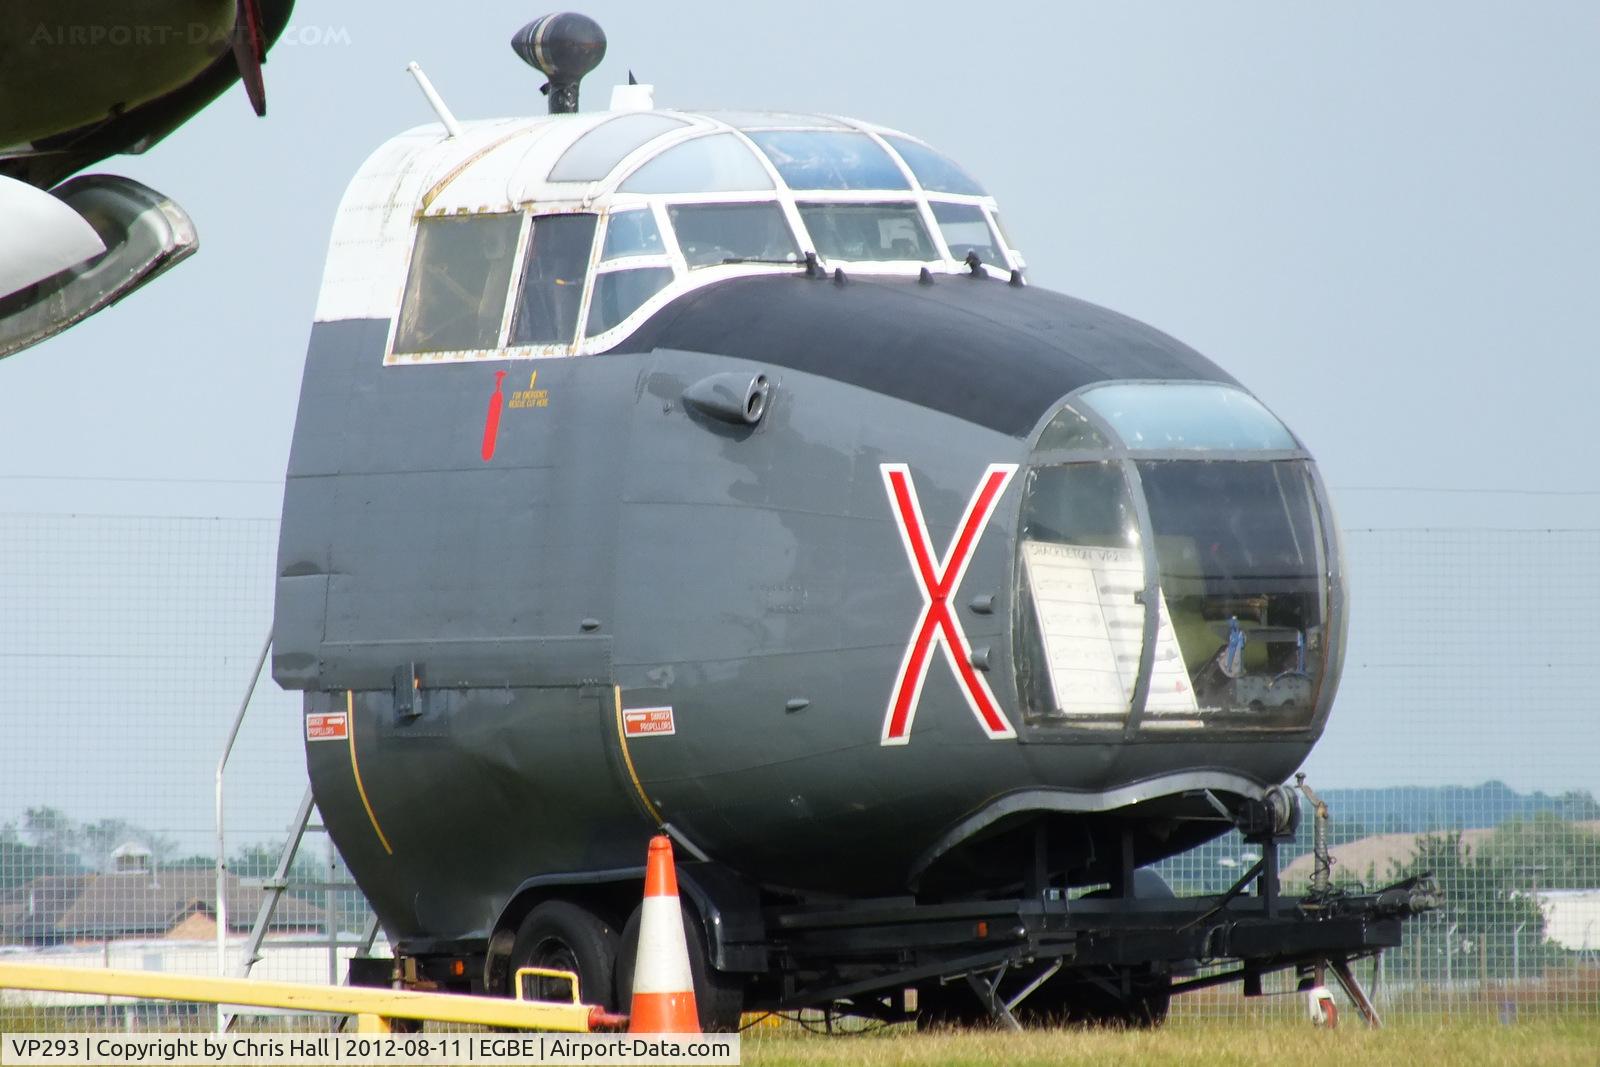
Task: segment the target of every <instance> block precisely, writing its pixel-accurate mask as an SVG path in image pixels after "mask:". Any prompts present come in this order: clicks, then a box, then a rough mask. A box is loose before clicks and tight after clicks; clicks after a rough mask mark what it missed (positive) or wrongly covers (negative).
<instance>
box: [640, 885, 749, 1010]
mask: <svg viewBox="0 0 1600 1067" xmlns="http://www.w3.org/2000/svg"><path fill="white" fill-rule="evenodd" d="M680 907H682V909H683V932H684V934H685V937H684V940H685V941H687V942H688V945H689V975H690V977H692V978H693V979H694V1003H695V1007H696V1008H698V1009H699V1010H700V1029H701V1030H703V1031H705V1032H706V1033H708V1034H730V1033H733V1032H735V1031H737V1030H738V1029H739V1016H740V1014H741V1013H742V1012H743V1011H744V983H742V982H740V981H739V980H738V979H737V978H734V977H733V976H731V975H726V974H723V973H722V972H721V971H718V970H716V969H715V968H714V967H712V966H711V961H710V953H709V952H708V951H707V949H706V936H705V931H704V929H703V928H702V927H701V925H700V916H699V915H697V914H696V913H695V910H694V909H693V908H691V907H690V906H689V905H688V904H687V903H683V904H681V905H680ZM643 914H644V906H643V905H640V906H639V907H636V908H634V909H633V914H632V915H630V916H628V924H627V925H626V926H624V927H623V928H622V942H621V944H620V945H619V946H618V948H617V979H616V980H617V991H616V1003H617V1004H618V1006H619V1010H622V1011H627V1010H629V1007H630V1005H631V1004H632V1002H633V969H634V962H635V960H637V958H638V955H639V922H640V918H641V916H643Z"/></svg>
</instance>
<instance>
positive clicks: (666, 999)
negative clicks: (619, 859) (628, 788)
mask: <svg viewBox="0 0 1600 1067" xmlns="http://www.w3.org/2000/svg"><path fill="white" fill-rule="evenodd" d="M634 961H635V962H634V966H633V1007H632V1009H631V1010H630V1012H629V1014H630V1016H631V1019H630V1020H629V1023H628V1032H629V1033H632V1034H698V1033H699V1032H700V1012H699V1009H698V1008H697V1007H696V1006H695V1002H694V976H693V975H692V974H691V973H690V971H689V942H688V939H687V938H686V937H685V936H684V932H683V909H682V908H681V906H680V905H679V904H678V872H677V869H676V868H674V867H673V865H672V840H671V839H670V838H668V837H667V836H666V835H665V834H657V835H656V836H655V837H652V838H651V839H650V858H649V860H648V862H647V864H646V866H645V871H644V907H643V911H642V912H641V914H640V916H639V950H638V952H637V953H636V954H635V955H634Z"/></svg>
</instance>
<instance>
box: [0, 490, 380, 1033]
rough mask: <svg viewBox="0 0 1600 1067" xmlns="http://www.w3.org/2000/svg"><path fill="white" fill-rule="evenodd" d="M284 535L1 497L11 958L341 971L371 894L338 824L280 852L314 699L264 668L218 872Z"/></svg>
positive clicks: (170, 968) (291, 831)
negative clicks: (219, 791) (42, 510)
mask: <svg viewBox="0 0 1600 1067" xmlns="http://www.w3.org/2000/svg"><path fill="white" fill-rule="evenodd" d="M276 548H277V523H276V522H273V521H269V520H244V519H194V518H166V517H162V518H155V517H133V516H69V515H0V723H3V724H4V727H3V728H4V730H5V739H4V745H3V751H4V757H3V759H0V765H3V767H4V771H3V773H0V959H5V960H10V961H13V962H32V963H46V964H56V965H63V966H82V967H113V968H134V969H142V970H151V971H164V972H168V973H180V974H204V975H215V974H217V973H219V969H220V970H221V971H223V972H224V973H227V974H230V975H242V974H245V973H249V974H250V975H252V976H255V977H261V978H272V979H284V980H293V981H323V982H326V981H330V980H334V981H337V980H340V979H341V978H342V974H343V970H344V966H343V961H344V960H346V959H348V958H349V956H350V955H351V954H352V953H353V952H354V950H355V949H356V947H357V945H358V944H359V943H360V941H361V939H362V937H363V935H364V933H365V932H366V930H367V919H368V914H367V909H366V906H365V903H364V901H363V900H362V899H361V897H360V894H359V893H357V892H355V891H354V890H353V888H337V887H339V886H345V887H349V886H350V880H349V877H348V875H347V873H346V872H345V871H344V870H343V868H342V864H340V862H339V859H338V856H337V854H336V853H335V852H334V851H333V850H332V849H331V848H330V847H329V844H328V842H327V840H326V838H325V837H324V836H323V835H321V834H319V833H316V832H315V831H313V832H311V833H308V834H306V835H305V837H304V839H303V841H301V842H300V847H299V848H298V850H297V851H296V852H295V853H294V854H293V855H291V856H289V857H287V866H285V865H284V864H285V861H286V857H285V846H286V844H290V843H292V842H295V841H296V840H298V830H299V827H298V826H297V825H296V822H297V820H296V815H297V812H298V807H299V805H300V803H301V801H302V798H303V797H304V796H305V793H306V785H307V783H306V773H305V758H304V755H303V753H302V750H301V746H300V722H301V720H300V715H299V699H298V695H297V694H289V693H284V692H281V691H280V690H278V689H277V687H276V686H274V685H273V684H272V682H271V680H270V678H267V677H263V680H262V683H261V684H260V685H259V686H257V687H256V689H255V692H254V696H253V698H252V700H251V702H250V707H249V709H248V713H247V714H246V715H245V717H244V720H243V723H242V727H241V730H240V733H239V736H238V739H237V742H236V744H235V746H234V750H233V753H232V756H231V759H230V761H229V763H228V765H227V768H226V775H225V778H224V782H225V793H224V801H225V808H224V810H225V812H226V833H225V836H224V838H223V849H222V854H223V855H224V856H225V858H226V860H227V866H226V870H225V872H224V873H223V876H222V878H221V882H220V885H219V880H218V872H217V870H216V862H215V861H216V857H217V855H218V847H217V836H216V820H215V816H214V811H215V800H216V797H215V781H216V773H217V766H218V761H219V758H220V757H221V756H222V753H223V746H224V742H225V740H226V738H227V736H228V732H229V727H230V725H231V722H232V720H233V717H234V715H235V712H236V710H237V709H238V707H239V705H240V703H241V699H242V698H243V696H244V693H245V691H246V688H247V686H248V684H249V682H250V679H251V675H252V672H253V668H254V667H255V664H256V661H257V659H258V657H259V655H260V652H261V648H262V646H263V643H264V641H265V640H266V637H267V630H268V627H269V625H270V621H271V618H272V581H271V578H272V573H273V559H274V556H275V553H276ZM307 821H308V822H309V823H310V824H311V826H312V827H315V826H316V821H315V819H314V818H312V819H309V820H307ZM280 868H281V869H282V872H283V874H284V875H285V876H286V877H284V878H283V879H281V880H280V879H278V878H277V877H276V876H277V875H278V874H279V872H280ZM280 883H287V884H280ZM219 890H220V892H219ZM219 921H220V924H221V925H223V926H224V927H225V933H224V936H223V937H221V938H220V939H219V938H218V936H217V935H218V928H219ZM380 950H381V942H380ZM0 1013H3V1014H4V1015H5V1017H6V1018H7V1019H8V1020H9V1023H8V1028H11V1029H15V1028H17V1023H18V1016H19V1015H23V1016H25V1017H27V1018H28V1019H30V1020H31V1021H32V1022H35V1023H37V1022H39V1021H41V1019H42V1018H45V1017H50V1018H54V1017H56V1016H62V1017H65V1018H70V1019H76V1020H77V1021H79V1022H82V1021H84V1017H87V1020H88V1021H89V1022H95V1023H98V1022H106V1023H109V1024H111V1025H118V1026H121V1025H134V1024H141V1025H156V1024H158V1023H159V1024H163V1025H190V1024H193V1025H210V1024H211V1023H212V1022H213V1021H214V1014H213V1012H212V1011H211V1009H206V1010H204V1011H197V1010H195V1009H194V1008H191V1007H187V1006H183V1005H174V1004H171V1003H155V1002H149V1003H141V1002H135V1001H125V1000H117V1001H111V1000H107V999H105V998H92V997H84V996H74V995H69V994H54V993H22V992H15V991H13V992H0Z"/></svg>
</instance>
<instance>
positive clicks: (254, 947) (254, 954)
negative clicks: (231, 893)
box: [216, 632, 378, 1031]
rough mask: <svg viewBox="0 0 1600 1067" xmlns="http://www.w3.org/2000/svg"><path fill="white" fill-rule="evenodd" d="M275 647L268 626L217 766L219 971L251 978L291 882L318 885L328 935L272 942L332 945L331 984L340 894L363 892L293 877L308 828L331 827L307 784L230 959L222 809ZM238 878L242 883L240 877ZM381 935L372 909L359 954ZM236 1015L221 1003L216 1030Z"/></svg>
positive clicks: (335, 981) (335, 977) (335, 979)
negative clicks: (237, 956)
mask: <svg viewBox="0 0 1600 1067" xmlns="http://www.w3.org/2000/svg"><path fill="white" fill-rule="evenodd" d="M271 648H272V635H271V634H270V632H269V633H268V635H267V638H266V640H265V641H264V642H263V643H262V646H261V654H260V656H259V657H257V659H256V665H255V670H254V671H252V672H251V675H250V681H249V684H248V685H247V686H246V687H245V692H244V697H243V699H241V700H240V702H239V709H238V711H237V712H236V713H235V715H234V719H233V727H232V729H231V730H230V731H229V733H228V740H227V744H226V745H225V746H224V747H223V752H222V756H221V758H220V759H219V760H218V761H217V770H216V831H217V835H216V836H217V841H216V845H217V858H216V876H217V888H216V892H217V974H218V976H219V977H236V978H248V977H249V976H250V971H251V969H252V968H253V967H254V966H255V965H256V964H257V963H259V962H260V961H261V958H262V955H261V953H262V946H263V944H264V943H265V941H266V937H267V931H268V930H270V929H271V927H272V921H273V918H274V917H275V916H276V914H277V911H278V907H279V905H280V904H281V903H282V902H283V897H284V894H285V893H286V892H287V891H288V890H289V889H290V888H291V887H293V888H298V889H308V890H313V891H319V892H321V893H322V895H323V930H324V936H323V937H320V938H290V939H275V940H274V941H273V945H274V946H276V947H281V948H322V947H325V948H326V949H327V951H328V984H329V985H340V984H342V979H341V977H340V975H339V949H340V948H341V947H344V946H345V945H346V944H348V943H347V942H341V941H340V938H339V925H340V924H339V921H338V916H339V909H338V908H337V907H336V906H335V904H336V901H337V899H338V897H339V895H340V894H344V893H357V894H359V893H360V890H359V889H358V888H357V887H356V885H355V883H354V882H349V881H334V880H331V879H328V880H323V881H316V882H304V881H299V882H296V881H294V880H293V879H292V878H291V874H292V872H293V869H294V861H295V857H296V856H297V855H298V854H299V852H300V846H301V844H302V843H303V842H304V840H305V835H306V834H307V833H324V834H325V833H327V828H326V827H324V826H323V825H322V824H321V823H320V822H317V823H313V822H312V819H311V814H312V812H313V811H315V810H316V801H315V799H314V798H313V797H312V794H311V787H310V786H309V785H307V786H306V791H305V795H304V796H302V797H301V798H300V807H299V809H298V810H297V811H296V813H295V817H294V821H293V822H292V823H291V824H290V825H289V833H288V836H287V837H286V838H285V840H284V843H283V850H282V852H281V853H280V854H279V856H278V863H277V867H276V868H275V869H274V871H273V873H272V875H271V876H270V877H268V878H265V879H262V880H260V882H258V883H252V884H253V885H259V886H260V888H261V889H262V890H264V893H263V895H262V898H261V904H260V906H259V907H258V908H257V910H256V918H255V922H254V924H253V925H252V926H251V929H250V940H249V942H248V943H247V945H246V947H245V952H244V957H243V959H242V960H241V961H240V962H239V964H238V965H237V966H236V967H233V968H231V970H232V972H233V973H232V975H229V973H228V972H229V970H230V968H229V967H228V965H227V937H228V909H227V858H226V857H227V844H226V833H225V829H226V822H225V819H224V812H223V781H224V775H225V773H226V771H227V766H228V760H229V758H230V757H231V756H232V754H233V748H234V743H235V742H236V741H237V740H238V738H239V729H240V727H241V726H242V725H243V724H244V717H245V713H246V712H247V711H248V710H249V708H250V700H251V698H252V697H253V696H254V695H255V689H256V684H257V683H258V682H259V681H260V679H261V672H262V669H263V668H264V667H265V665H266V661H267V655H268V653H269V652H270V651H271ZM240 884H241V885H242V884H244V882H243V881H242V880H241V882H240ZM377 936H378V919H377V916H376V915H373V914H371V913H370V909H369V914H368V916H367V921H366V924H365V926H364V928H363V930H362V933H361V936H360V938H359V939H358V940H357V942H356V954H357V955H365V954H367V953H369V952H371V951H372V946H373V943H374V942H375V941H376V940H377ZM233 1018H234V1016H233V1015H232V1014H229V1013H225V1012H223V1011H221V1010H220V1009H219V1011H218V1015H217V1029H218V1031H225V1030H227V1029H228V1027H229V1026H231V1025H232V1022H233Z"/></svg>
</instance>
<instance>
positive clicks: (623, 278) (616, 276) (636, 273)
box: [586, 267, 672, 337]
mask: <svg viewBox="0 0 1600 1067" xmlns="http://www.w3.org/2000/svg"><path fill="white" fill-rule="evenodd" d="M671 284H672V268H671V267H639V268H636V269H633V270H613V271H607V272H606V273H604V274H600V275H597V276H596V277H595V280H594V295H593V296H591V297H590V298H589V325H588V329H587V331H586V332H587V333H588V334H589V335H590V336H591V337H592V336H594V335H595V334H597V333H605V332H606V331H607V330H609V329H611V328H612V327H613V326H615V325H617V324H618V323H619V322H621V321H622V320H623V319H625V318H627V317H628V316H629V315H632V314H633V313H634V312H635V311H638V310H639V308H640V307H642V306H643V305H644V302H645V301H646V300H649V299H650V298H651V297H652V296H655V295H656V294H657V293H659V292H660V291H661V290H663V289H665V288H666V287H667V286H668V285H671Z"/></svg>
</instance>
